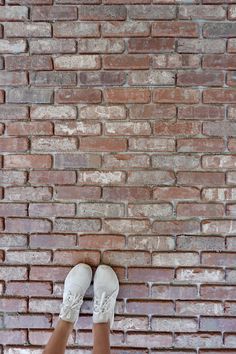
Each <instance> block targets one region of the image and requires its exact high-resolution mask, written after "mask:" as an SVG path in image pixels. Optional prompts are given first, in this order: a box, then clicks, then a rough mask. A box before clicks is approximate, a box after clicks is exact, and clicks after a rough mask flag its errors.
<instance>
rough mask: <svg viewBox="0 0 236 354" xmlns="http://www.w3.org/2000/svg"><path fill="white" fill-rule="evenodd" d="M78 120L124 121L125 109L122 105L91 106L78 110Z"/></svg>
mask: <svg viewBox="0 0 236 354" xmlns="http://www.w3.org/2000/svg"><path fill="white" fill-rule="evenodd" d="M79 117H80V119H125V118H126V109H125V107H124V106H122V105H106V106H102V105H92V106H88V105H86V106H82V107H80V109H79Z"/></svg>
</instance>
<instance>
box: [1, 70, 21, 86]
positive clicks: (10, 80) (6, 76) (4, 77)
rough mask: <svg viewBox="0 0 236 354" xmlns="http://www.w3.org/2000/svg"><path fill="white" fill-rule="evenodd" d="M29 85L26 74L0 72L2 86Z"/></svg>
mask: <svg viewBox="0 0 236 354" xmlns="http://www.w3.org/2000/svg"><path fill="white" fill-rule="evenodd" d="M27 84H28V78H27V75H26V73H24V72H4V71H2V72H1V71H0V85H1V86H24V85H27Z"/></svg>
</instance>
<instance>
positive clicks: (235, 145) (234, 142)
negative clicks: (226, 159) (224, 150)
mask: <svg viewBox="0 0 236 354" xmlns="http://www.w3.org/2000/svg"><path fill="white" fill-rule="evenodd" d="M228 149H229V151H232V152H234V151H236V139H235V138H234V139H233V138H229V140H228ZM231 162H232V161H231Z"/></svg>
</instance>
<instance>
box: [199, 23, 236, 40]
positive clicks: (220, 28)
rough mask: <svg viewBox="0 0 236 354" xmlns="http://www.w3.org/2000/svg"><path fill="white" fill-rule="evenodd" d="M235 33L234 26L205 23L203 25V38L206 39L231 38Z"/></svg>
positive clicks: (231, 24) (235, 27) (232, 24)
mask: <svg viewBox="0 0 236 354" xmlns="http://www.w3.org/2000/svg"><path fill="white" fill-rule="evenodd" d="M235 33H236V24H235V23H231V22H226V23H219V22H213V23H205V24H204V25H203V36H204V37H208V38H216V37H218V38H227V37H232V36H234V35H235Z"/></svg>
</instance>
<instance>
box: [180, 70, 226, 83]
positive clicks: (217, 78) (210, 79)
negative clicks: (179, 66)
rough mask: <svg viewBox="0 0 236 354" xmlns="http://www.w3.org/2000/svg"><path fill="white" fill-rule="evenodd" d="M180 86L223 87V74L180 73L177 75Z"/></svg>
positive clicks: (205, 71)
mask: <svg viewBox="0 0 236 354" xmlns="http://www.w3.org/2000/svg"><path fill="white" fill-rule="evenodd" d="M177 85H178V86H223V85H224V74H223V72H214V71H207V70H204V71H202V72H198V71H188V72H187V73H186V72H185V71H184V72H182V71H179V72H178V74H177Z"/></svg>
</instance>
